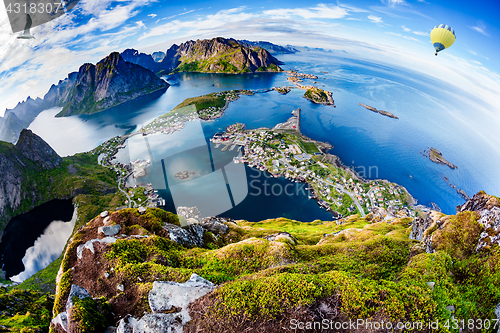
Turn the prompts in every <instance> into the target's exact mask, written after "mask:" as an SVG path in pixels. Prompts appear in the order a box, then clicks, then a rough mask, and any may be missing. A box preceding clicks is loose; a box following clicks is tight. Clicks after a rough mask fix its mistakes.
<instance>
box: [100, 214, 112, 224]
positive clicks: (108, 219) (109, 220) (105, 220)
mask: <svg viewBox="0 0 500 333" xmlns="http://www.w3.org/2000/svg"><path fill="white" fill-rule="evenodd" d="M102 222H103V223H104V225H108V224H109V223H111V216H107V217H106V218H105V219H104V221H102Z"/></svg>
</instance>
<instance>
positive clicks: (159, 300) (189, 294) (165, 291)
mask: <svg viewBox="0 0 500 333" xmlns="http://www.w3.org/2000/svg"><path fill="white" fill-rule="evenodd" d="M214 289H215V284H213V283H212V282H210V281H207V280H205V279H204V278H202V277H201V276H199V275H197V274H194V273H193V274H192V275H191V278H190V279H189V280H188V281H187V282H184V283H178V282H172V281H166V282H159V281H155V282H154V283H153V289H151V291H150V292H149V295H148V300H149V307H150V308H151V311H153V312H155V313H158V312H165V311H170V310H172V309H173V308H181V312H180V314H181V315H182V325H184V324H185V323H187V322H188V321H190V320H191V317H190V316H189V311H188V306H189V304H191V303H193V302H194V301H196V300H197V299H198V298H200V297H203V296H205V295H206V294H208V293H209V292H211V291H212V290H214Z"/></svg>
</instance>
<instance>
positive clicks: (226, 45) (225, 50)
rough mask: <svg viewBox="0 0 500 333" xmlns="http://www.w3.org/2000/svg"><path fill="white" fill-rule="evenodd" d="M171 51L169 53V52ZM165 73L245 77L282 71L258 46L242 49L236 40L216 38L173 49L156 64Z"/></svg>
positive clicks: (274, 59) (277, 63)
mask: <svg viewBox="0 0 500 333" xmlns="http://www.w3.org/2000/svg"><path fill="white" fill-rule="evenodd" d="M169 51H170V52H169ZM159 64H160V65H161V67H162V70H165V71H168V70H170V71H172V70H175V71H179V72H184V71H194V72H211V73H245V72H258V71H271V72H277V71H281V68H280V67H279V64H280V62H279V61H278V60H277V59H276V58H274V57H273V56H272V55H271V54H270V53H269V52H268V51H266V50H265V49H263V48H261V47H258V46H252V47H249V46H245V45H242V44H241V43H239V42H238V41H236V40H235V39H226V38H222V37H217V38H213V39H202V40H196V41H193V40H190V41H187V42H185V43H182V44H180V45H179V46H177V45H173V46H172V47H171V50H168V51H167V52H166V56H165V58H164V59H163V60H162V62H161V63H159Z"/></svg>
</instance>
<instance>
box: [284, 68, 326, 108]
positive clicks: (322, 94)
mask: <svg viewBox="0 0 500 333" xmlns="http://www.w3.org/2000/svg"><path fill="white" fill-rule="evenodd" d="M287 74H288V75H289V76H288V78H287V80H288V81H289V82H291V83H293V84H294V85H295V86H296V87H297V88H299V89H305V90H306V92H305V93H304V98H305V99H308V100H310V101H311V102H313V103H316V104H323V105H331V106H333V107H335V101H334V100H333V93H332V92H331V91H327V90H323V89H321V88H318V87H315V86H312V85H303V84H302V83H301V82H303V81H304V79H311V80H317V79H318V77H317V76H316V75H313V74H306V73H299V72H297V71H294V70H291V71H287ZM313 83H314V82H313ZM316 83H317V82H316ZM276 90H277V89H276ZM278 91H279V90H278Z"/></svg>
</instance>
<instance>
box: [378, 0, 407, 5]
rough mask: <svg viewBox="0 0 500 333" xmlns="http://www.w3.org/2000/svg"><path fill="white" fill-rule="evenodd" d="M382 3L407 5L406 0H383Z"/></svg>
mask: <svg viewBox="0 0 500 333" xmlns="http://www.w3.org/2000/svg"><path fill="white" fill-rule="evenodd" d="M382 3H383V4H386V5H388V6H397V5H406V1H405V0H382Z"/></svg>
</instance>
